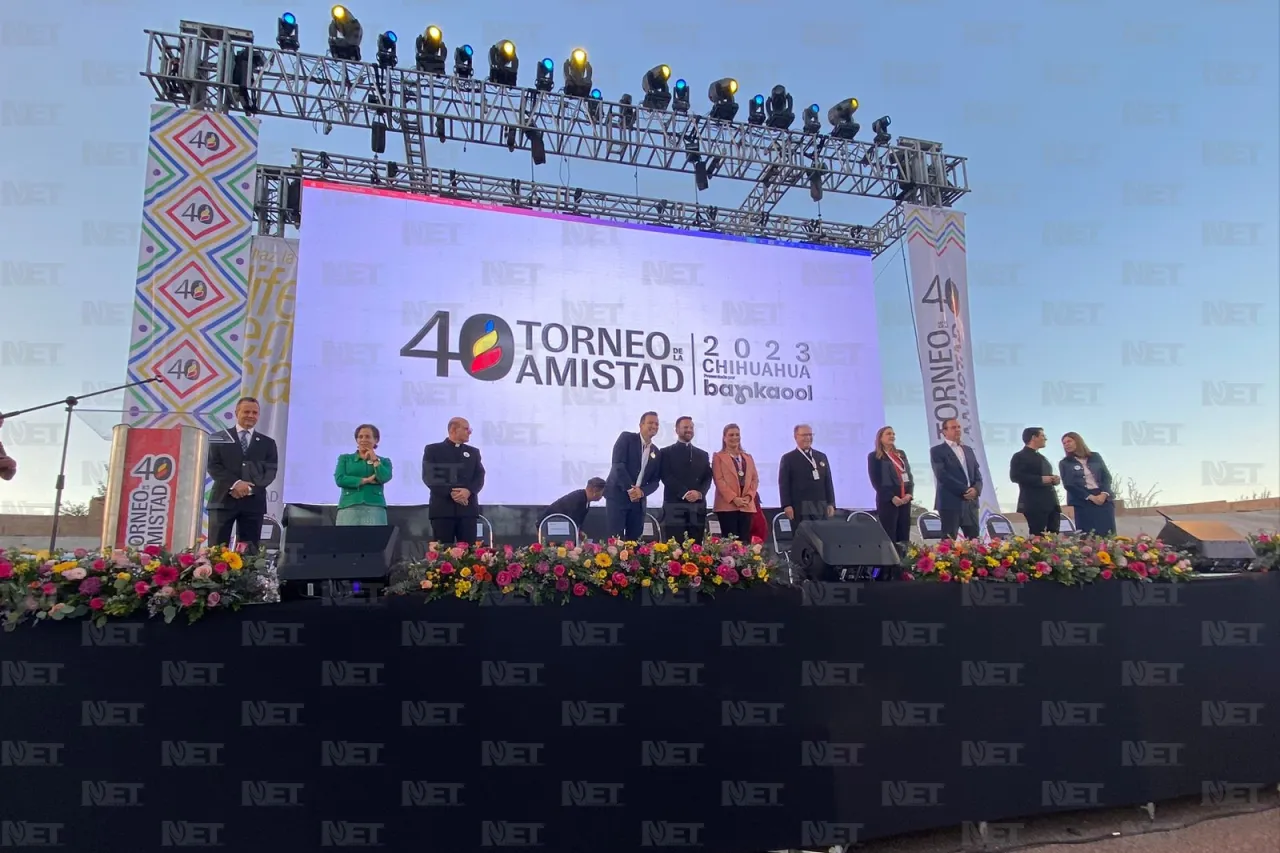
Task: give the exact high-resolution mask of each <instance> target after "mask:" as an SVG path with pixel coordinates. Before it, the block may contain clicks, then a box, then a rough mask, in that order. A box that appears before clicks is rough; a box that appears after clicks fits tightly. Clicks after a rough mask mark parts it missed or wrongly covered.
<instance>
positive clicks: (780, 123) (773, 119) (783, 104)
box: [765, 86, 796, 130]
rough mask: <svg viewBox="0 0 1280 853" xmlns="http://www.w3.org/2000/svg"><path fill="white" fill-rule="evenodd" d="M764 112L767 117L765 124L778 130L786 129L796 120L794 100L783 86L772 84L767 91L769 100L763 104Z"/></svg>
mask: <svg viewBox="0 0 1280 853" xmlns="http://www.w3.org/2000/svg"><path fill="white" fill-rule="evenodd" d="M765 112H766V113H767V114H768V116H769V118H768V120H767V121H766V122H765V124H767V125H769V127H776V128H777V129H778V130H787V129H789V128H790V127H791V124H792V122H794V121H795V120H796V111H795V101H794V100H793V99H792V97H791V95H790V94H789V93H788V92H787V89H786V87H785V86H774V87H773V91H772V92H770V93H769V102H768V103H767V104H765Z"/></svg>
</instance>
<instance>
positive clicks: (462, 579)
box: [391, 538, 777, 602]
mask: <svg viewBox="0 0 1280 853" xmlns="http://www.w3.org/2000/svg"><path fill="white" fill-rule="evenodd" d="M776 570H777V562H776V560H774V559H773V558H772V557H771V556H769V555H767V554H766V553H765V550H764V545H763V544H762V543H761V542H760V541H759V540H755V541H753V542H752V543H750V544H747V543H744V542H739V541H738V540H736V539H718V538H713V539H710V540H708V541H707V542H705V543H702V544H699V543H695V542H692V541H684V542H679V541H676V540H674V539H672V540H670V541H667V542H629V541H623V540H621V539H610V540H608V541H605V542H582V543H575V542H564V543H554V542H552V543H548V544H546V545H542V544H534V545H529V546H526V547H521V548H517V547H514V546H511V545H504V546H499V547H496V548H489V547H485V546H482V545H480V546H474V547H471V546H467V545H452V546H439V545H436V544H433V545H431V546H430V547H429V548H428V551H427V553H426V555H425V556H424V557H423V558H422V559H421V560H412V561H409V562H406V563H404V564H403V565H401V566H400V567H399V569H398V571H397V572H396V573H395V574H394V575H393V579H392V584H391V591H392V592H393V593H399V594H420V595H425V596H426V598H427V599H428V600H433V599H439V598H459V599H466V600H471V601H478V600H480V599H482V598H485V597H486V596H488V595H490V594H493V593H497V594H500V595H519V596H524V597H527V598H530V599H532V600H534V601H539V602H545V601H568V600H571V599H573V598H582V597H585V596H588V595H610V596H621V597H624V598H629V597H631V596H633V595H634V594H635V593H636V591H637V590H642V589H649V590H652V591H654V592H658V593H666V592H669V593H678V592H682V591H684V590H690V589H692V590H697V591H699V592H701V593H706V594H714V593H715V592H717V591H719V590H725V589H746V588H748V587H752V586H757V585H759V584H765V583H769V581H770V580H771V579H772V578H773V575H774V573H775V572H776Z"/></svg>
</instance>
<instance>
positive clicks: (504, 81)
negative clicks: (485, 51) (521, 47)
mask: <svg viewBox="0 0 1280 853" xmlns="http://www.w3.org/2000/svg"><path fill="white" fill-rule="evenodd" d="M519 73H520V57H518V56H516V43H515V42H513V41H511V40H509V39H503V40H502V41H500V42H498V43H497V44H495V45H493V47H491V48H489V82H490V83H497V84H498V85H499V86H515V85H516V78H517V77H518V76H519Z"/></svg>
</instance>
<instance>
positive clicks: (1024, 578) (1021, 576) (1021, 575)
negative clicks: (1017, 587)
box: [1014, 572, 1027, 583]
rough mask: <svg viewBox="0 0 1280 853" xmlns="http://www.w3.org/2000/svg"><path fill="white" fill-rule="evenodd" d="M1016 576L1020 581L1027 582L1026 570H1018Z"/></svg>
mask: <svg viewBox="0 0 1280 853" xmlns="http://www.w3.org/2000/svg"><path fill="white" fill-rule="evenodd" d="M1014 577H1015V578H1017V580H1018V583H1026V582H1027V573H1026V572H1018V573H1017V574H1016V575H1014Z"/></svg>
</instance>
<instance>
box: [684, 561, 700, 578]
mask: <svg viewBox="0 0 1280 853" xmlns="http://www.w3.org/2000/svg"><path fill="white" fill-rule="evenodd" d="M697 573H698V566H697V565H696V564H694V563H685V564H684V565H683V566H681V567H680V574H682V575H685V576H687V577H693V576H694V575H696V574H697Z"/></svg>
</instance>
